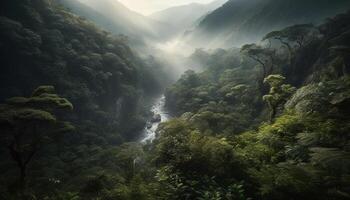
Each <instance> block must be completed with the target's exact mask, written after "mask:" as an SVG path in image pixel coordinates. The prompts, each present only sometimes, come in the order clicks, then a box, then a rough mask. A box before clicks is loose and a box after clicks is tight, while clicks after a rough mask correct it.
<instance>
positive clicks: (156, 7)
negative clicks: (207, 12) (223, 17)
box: [119, 0, 213, 15]
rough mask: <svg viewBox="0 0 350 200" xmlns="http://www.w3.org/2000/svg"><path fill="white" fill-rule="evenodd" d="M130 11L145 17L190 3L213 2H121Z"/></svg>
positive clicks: (137, 0)
mask: <svg viewBox="0 0 350 200" xmlns="http://www.w3.org/2000/svg"><path fill="white" fill-rule="evenodd" d="M119 1H120V2H121V3H123V4H124V5H125V6H127V7H128V8H129V9H131V10H133V11H136V12H139V13H141V14H143V15H149V14H152V13H154V12H156V11H160V10H163V9H166V8H169V7H172V6H178V5H183V4H189V3H194V2H196V3H210V2H212V1H213V0H119Z"/></svg>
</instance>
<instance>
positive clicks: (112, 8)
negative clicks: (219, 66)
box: [59, 0, 227, 43]
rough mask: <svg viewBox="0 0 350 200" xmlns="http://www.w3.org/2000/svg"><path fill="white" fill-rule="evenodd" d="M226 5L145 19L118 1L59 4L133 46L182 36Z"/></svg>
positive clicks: (73, 0)
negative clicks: (125, 39) (123, 37)
mask: <svg viewBox="0 0 350 200" xmlns="http://www.w3.org/2000/svg"><path fill="white" fill-rule="evenodd" d="M226 1H227V0H216V1H214V2H212V3H210V4H198V3H194V4H188V5H183V6H178V7H173V8H169V9H166V10H164V11H160V12H156V13H154V14H152V15H150V16H149V17H147V16H143V15H141V14H139V13H137V12H134V11H132V10H130V9H129V8H127V7H126V6H124V5H123V4H122V3H120V2H119V1H117V0H100V1H95V0H59V2H60V3H61V4H63V5H64V6H66V7H67V8H69V9H70V10H71V11H73V12H74V13H76V14H78V15H80V16H82V17H85V18H87V19H88V20H91V21H93V22H95V23H96V24H97V25H99V26H100V27H102V28H104V29H106V30H108V31H111V32H113V33H115V34H123V35H126V36H128V37H129V38H131V41H133V42H134V43H135V42H136V43H142V42H144V41H155V40H156V41H162V40H167V39H169V38H171V37H173V36H175V35H177V34H181V33H182V32H183V31H184V30H185V29H187V28H189V27H191V26H192V25H193V24H194V23H195V22H196V21H198V19H200V18H201V17H202V16H203V15H205V14H208V13H209V12H210V11H213V10H215V9H216V8H218V7H219V6H221V5H222V4H224V3H225V2H226ZM175 13H176V14H175ZM174 16H176V17H174ZM184 22H185V23H184ZM143 40H144V41H143Z"/></svg>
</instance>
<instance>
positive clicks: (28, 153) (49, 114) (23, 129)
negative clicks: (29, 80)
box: [0, 86, 74, 197]
mask: <svg viewBox="0 0 350 200" xmlns="http://www.w3.org/2000/svg"><path fill="white" fill-rule="evenodd" d="M72 109H73V106H72V104H71V103H70V102H69V101H68V100H67V99H65V98H62V97H60V96H58V95H57V94H56V93H55V88H54V87H53V86H40V87H38V88H37V89H36V90H35V91H34V92H33V94H32V95H31V96H30V97H13V98H10V99H8V100H7V101H6V104H2V105H0V129H1V130H2V131H1V135H0V137H1V138H0V141H2V142H4V145H6V147H7V149H8V150H9V153H10V155H11V157H12V159H13V161H14V162H15V163H16V165H17V166H18V168H19V171H20V174H19V180H18V188H19V189H20V191H21V195H22V197H23V196H24V194H25V188H26V176H27V168H28V165H29V163H30V162H31V161H32V160H33V157H34V156H35V154H36V153H37V152H38V151H39V150H40V149H41V147H42V145H43V144H44V143H47V142H49V141H50V139H52V138H54V137H57V136H59V135H61V134H62V133H64V132H68V131H72V130H73V129H74V127H73V126H72V125H71V124H70V123H68V122H66V121H61V120H60V119H59V116H61V115H62V113H63V112H65V111H69V110H72Z"/></svg>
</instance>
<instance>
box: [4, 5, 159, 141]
mask: <svg viewBox="0 0 350 200" xmlns="http://www.w3.org/2000/svg"><path fill="white" fill-rule="evenodd" d="M0 29H1V33H0V34H1V60H2V67H1V73H0V80H1V86H0V99H1V100H2V101H3V100H4V99H6V98H9V97H11V96H18V95H19V96H23V95H28V94H29V93H30V92H31V91H32V90H33V89H35V88H36V87H37V86H39V85H54V86H56V89H57V91H58V92H59V93H60V94H62V95H63V96H65V97H67V98H69V99H70V101H71V102H72V103H73V104H74V105H75V111H74V114H75V115H76V119H77V120H80V121H86V120H90V121H93V122H94V123H106V124H114V125H113V126H116V127H119V128H121V129H118V130H119V131H120V133H124V134H125V137H128V138H132V136H130V135H129V136H128V133H134V134H135V131H137V130H138V129H140V128H141V129H142V127H143V122H142V120H141V118H140V115H139V113H138V112H139V111H140V109H138V107H139V105H138V99H139V98H140V94H141V93H151V94H152V93H154V92H156V90H157V88H159V83H158V82H157V80H156V79H155V78H154V76H153V74H152V72H151V68H150V67H148V66H146V65H145V64H144V63H142V62H141V60H140V59H139V58H138V57H137V56H135V55H134V54H133V52H132V51H131V49H130V48H129V46H128V45H127V41H126V40H124V38H123V36H121V37H115V36H113V35H111V34H110V33H108V32H106V31H103V30H100V29H98V28H96V26H94V25H93V24H92V23H90V22H88V21H86V20H83V19H82V18H80V17H78V16H76V15H73V14H71V13H70V12H67V11H66V10H65V9H63V7H60V6H59V5H57V4H56V2H55V1H51V0H34V1H21V0H18V1H17V0H14V1H13V0H6V1H2V2H1V20H0ZM117 102H118V103H119V104H120V105H119V108H120V109H119V110H118V109H117V107H118V106H117ZM141 110H142V109H141ZM116 116H119V119H118V120H117V119H116ZM129 119H133V120H130V121H132V122H133V123H134V124H129V125H123V126H122V127H120V126H119V125H118V124H121V125H122V124H125V123H123V120H125V121H129ZM100 125H101V124H100ZM107 127H109V126H107ZM116 127H115V128H116ZM113 131H115V130H113ZM116 134H117V133H116Z"/></svg>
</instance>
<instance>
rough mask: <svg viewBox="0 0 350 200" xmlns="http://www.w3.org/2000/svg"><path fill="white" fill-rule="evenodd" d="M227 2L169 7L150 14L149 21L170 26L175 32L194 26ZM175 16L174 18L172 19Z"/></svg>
mask: <svg viewBox="0 0 350 200" xmlns="http://www.w3.org/2000/svg"><path fill="white" fill-rule="evenodd" d="M225 2H227V0H216V1H214V2H212V3H208V4H199V3H191V4H186V5H181V6H175V7H171V8H168V9H165V10H162V11H159V12H155V13H153V14H151V15H150V16H149V17H150V18H151V19H154V20H157V21H161V22H164V23H167V24H170V25H171V26H172V27H173V28H175V30H176V31H177V32H182V31H184V30H185V29H186V28H189V27H191V26H193V25H194V23H195V22H196V21H198V19H200V18H201V17H203V16H204V15H206V14H208V13H210V12H211V11H213V10H215V9H217V8H219V7H220V6H222V5H223V4H224V3H225ZM174 16H176V17H174Z"/></svg>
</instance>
